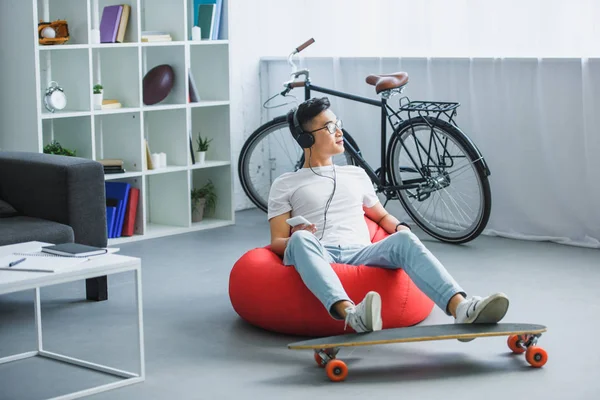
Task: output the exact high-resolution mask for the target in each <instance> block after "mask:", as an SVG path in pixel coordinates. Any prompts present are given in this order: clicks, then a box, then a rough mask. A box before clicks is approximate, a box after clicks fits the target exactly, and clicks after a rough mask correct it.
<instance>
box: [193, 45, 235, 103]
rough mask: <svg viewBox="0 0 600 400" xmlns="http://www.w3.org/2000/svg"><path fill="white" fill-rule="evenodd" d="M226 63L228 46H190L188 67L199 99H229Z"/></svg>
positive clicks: (227, 61) (227, 63) (227, 60)
mask: <svg viewBox="0 0 600 400" xmlns="http://www.w3.org/2000/svg"><path fill="white" fill-rule="evenodd" d="M228 65H229V47H228V46H190V69H191V71H192V75H193V76H194V81H195V82H196V86H197V88H198V94H199V96H200V100H201V101H207V100H208V101H228V100H229V68H228Z"/></svg>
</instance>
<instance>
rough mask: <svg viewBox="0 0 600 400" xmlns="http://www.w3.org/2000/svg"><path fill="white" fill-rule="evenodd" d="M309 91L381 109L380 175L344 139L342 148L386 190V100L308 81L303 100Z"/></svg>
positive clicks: (309, 96)
mask: <svg viewBox="0 0 600 400" xmlns="http://www.w3.org/2000/svg"><path fill="white" fill-rule="evenodd" d="M311 91H314V92H318V93H323V94H329V95H332V96H336V97H341V98H344V99H348V100H352V101H357V102H359V103H364V104H368V105H371V106H375V107H379V108H381V145H380V147H381V150H380V156H381V174H380V176H377V173H376V172H375V171H374V170H373V168H371V166H370V165H369V164H368V163H367V162H366V161H365V159H364V158H363V157H362V156H361V155H360V154H359V153H358V152H357V151H356V149H354V147H352V146H351V145H350V144H349V143H348V142H347V141H346V140H345V139H344V147H345V148H346V151H347V152H348V153H350V155H351V156H352V158H353V159H354V160H355V161H356V162H357V163H358V164H359V165H360V166H361V167H362V168H363V169H364V170H365V171H366V173H367V175H369V177H370V178H371V180H372V181H373V182H376V183H377V186H378V187H379V188H380V189H381V188H387V187H388V185H387V184H388V182H387V171H386V152H385V143H387V124H386V119H387V118H388V113H387V111H386V107H387V100H386V99H381V100H380V101H377V100H373V99H369V98H366V97H362V96H357V95H354V94H350V93H345V92H340V91H337V90H333V89H328V88H324V87H321V86H316V85H313V84H311V83H310V81H306V82H305V85H304V98H305V100H308V99H310V98H311Z"/></svg>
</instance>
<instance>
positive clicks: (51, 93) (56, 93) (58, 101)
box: [44, 81, 67, 113]
mask: <svg viewBox="0 0 600 400" xmlns="http://www.w3.org/2000/svg"><path fill="white" fill-rule="evenodd" d="M44 105H45V106H46V110H48V111H50V112H51V113H53V112H54V111H56V110H62V109H63V108H65V107H66V106H67V96H66V95H65V91H64V90H63V88H61V87H60V86H58V83H56V82H55V81H52V82H50V86H48V88H47V89H46V96H45V97H44Z"/></svg>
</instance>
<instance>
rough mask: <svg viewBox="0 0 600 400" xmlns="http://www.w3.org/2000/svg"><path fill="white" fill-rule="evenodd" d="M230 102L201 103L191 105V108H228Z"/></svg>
mask: <svg viewBox="0 0 600 400" xmlns="http://www.w3.org/2000/svg"><path fill="white" fill-rule="evenodd" d="M228 105H229V101H199V102H197V103H190V107H191V108H200V107H220V106H228Z"/></svg>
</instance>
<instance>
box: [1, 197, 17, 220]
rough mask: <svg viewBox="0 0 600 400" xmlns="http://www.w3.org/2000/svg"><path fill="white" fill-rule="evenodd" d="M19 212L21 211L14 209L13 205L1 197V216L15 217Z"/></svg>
mask: <svg viewBox="0 0 600 400" xmlns="http://www.w3.org/2000/svg"><path fill="white" fill-rule="evenodd" d="M18 214H19V213H18V212H17V210H15V209H14V207H13V206H11V205H10V204H8V203H7V202H5V201H4V200H1V199H0V218H6V217H14V216H15V215H18Z"/></svg>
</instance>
